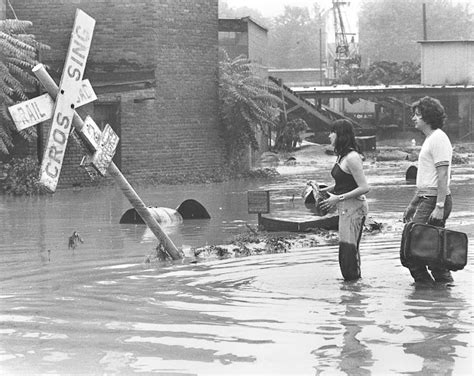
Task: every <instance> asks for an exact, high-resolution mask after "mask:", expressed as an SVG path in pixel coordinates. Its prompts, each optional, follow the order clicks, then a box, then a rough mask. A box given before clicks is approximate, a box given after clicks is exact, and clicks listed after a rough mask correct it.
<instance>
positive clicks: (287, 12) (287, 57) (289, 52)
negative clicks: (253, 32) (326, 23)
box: [268, 4, 323, 68]
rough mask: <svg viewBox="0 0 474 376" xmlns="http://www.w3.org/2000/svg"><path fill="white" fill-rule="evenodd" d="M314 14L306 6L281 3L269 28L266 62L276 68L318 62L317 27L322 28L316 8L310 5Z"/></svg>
mask: <svg viewBox="0 0 474 376" xmlns="http://www.w3.org/2000/svg"><path fill="white" fill-rule="evenodd" d="M314 13H315V14H316V16H315V17H311V16H310V13H309V11H308V9H307V8H300V7H290V6H285V9H284V13H283V14H282V15H281V16H278V17H276V18H275V19H274V21H273V23H272V24H271V27H270V31H269V42H268V44H269V52H270V65H271V66H273V67H277V68H310V67H315V66H319V63H320V62H319V45H320V43H319V42H320V41H319V29H320V28H323V25H322V20H321V18H320V14H321V12H320V8H319V6H318V5H317V4H315V5H314Z"/></svg>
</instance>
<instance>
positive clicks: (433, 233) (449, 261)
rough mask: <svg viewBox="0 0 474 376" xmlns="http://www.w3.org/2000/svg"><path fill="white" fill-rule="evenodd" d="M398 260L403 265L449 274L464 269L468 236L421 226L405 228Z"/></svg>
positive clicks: (440, 228) (420, 224)
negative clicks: (418, 265)
mask: <svg viewBox="0 0 474 376" xmlns="http://www.w3.org/2000/svg"><path fill="white" fill-rule="evenodd" d="M400 256H401V258H402V263H403V258H404V259H405V260H406V261H415V262H421V263H423V264H425V265H430V266H442V267H444V268H446V269H449V270H460V269H463V268H464V267H465V266H466V264H467V235H466V234H465V233H463V232H459V231H453V230H448V229H445V228H442V227H436V226H433V225H428V224H424V223H414V222H410V223H407V224H406V225H405V228H404V229H403V235H402V244H401V246H400Z"/></svg>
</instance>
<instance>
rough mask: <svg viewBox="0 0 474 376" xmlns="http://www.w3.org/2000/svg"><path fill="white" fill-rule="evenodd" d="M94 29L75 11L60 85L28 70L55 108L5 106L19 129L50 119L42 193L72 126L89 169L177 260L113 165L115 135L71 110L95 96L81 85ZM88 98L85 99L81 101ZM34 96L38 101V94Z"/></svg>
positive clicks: (52, 184)
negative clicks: (109, 183)
mask: <svg viewBox="0 0 474 376" xmlns="http://www.w3.org/2000/svg"><path fill="white" fill-rule="evenodd" d="M94 25H95V21H94V19H93V18H91V17H90V16H88V15H87V14H86V13H84V12H83V11H81V10H79V9H78V10H77V11H76V19H75V22H74V28H73V33H72V37H71V43H70V45H69V51H68V55H67V58H66V64H65V68H64V72H63V75H62V77H61V83H60V87H58V86H57V85H56V83H55V82H54V80H53V79H52V78H51V76H50V75H49V74H48V73H47V72H46V69H45V67H44V66H43V65H42V64H39V65H37V66H36V67H34V68H33V73H34V74H35V76H36V77H37V78H38V80H39V81H40V82H41V83H42V84H43V86H44V87H45V89H46V91H47V92H48V94H49V96H50V97H51V98H52V99H53V100H55V104H53V102H52V101H49V100H48V99H47V98H45V97H43V98H42V99H39V100H38V99H37V100H36V101H34V100H33V102H31V100H30V101H27V102H24V103H27V104H23V107H21V104H20V105H15V106H12V107H14V108H13V109H12V108H10V113H11V114H12V118H13V120H14V121H15V124H16V125H17V128H19V129H24V128H26V127H28V126H31V125H34V124H36V123H37V122H41V121H44V120H46V119H47V118H48V116H49V117H50V118H51V114H53V115H52V118H53V120H52V125H51V130H50V133H49V137H48V144H47V147H46V153H45V156H44V158H43V161H42V164H41V172H40V174H41V175H40V183H41V184H42V185H43V186H44V187H45V188H46V189H48V190H49V191H50V192H54V191H55V190H56V186H57V183H58V180H59V173H60V170H61V166H62V161H63V159H64V153H65V151H66V145H67V140H68V137H69V133H70V131H71V129H72V127H74V128H75V129H76V130H77V132H78V133H79V135H80V136H81V138H82V139H83V141H84V143H85V145H86V147H87V149H88V155H87V158H88V160H90V162H91V163H92V166H94V168H96V169H97V171H98V172H99V173H101V174H105V171H106V170H107V172H108V173H109V174H110V175H111V176H112V177H113V178H114V179H115V181H116V182H117V184H118V185H119V187H120V189H121V190H122V192H123V193H124V194H125V196H126V197H127V198H128V200H129V201H130V203H131V204H132V206H133V208H134V209H135V210H136V211H137V213H138V214H139V215H140V216H141V217H142V219H143V221H144V222H145V223H146V225H147V226H148V227H149V228H150V230H151V231H152V232H153V234H154V235H155V236H156V237H157V239H158V240H159V241H160V243H161V244H162V246H163V248H164V250H165V251H166V252H167V253H168V254H169V255H170V257H171V258H172V259H174V260H178V259H181V258H182V255H181V253H180V252H179V251H178V249H177V248H176V246H175V245H174V243H173V242H172V241H171V239H170V238H169V237H168V235H166V234H165V233H164V232H163V230H162V229H161V227H160V225H159V223H158V222H157V221H156V219H155V218H154V217H153V216H152V215H151V213H150V211H149V210H148V208H147V207H146V206H145V204H144V202H143V201H142V200H141V198H140V197H139V196H138V194H137V193H136V192H135V190H134V189H133V187H132V186H131V185H130V183H129V182H128V181H127V179H126V178H125V177H124V176H123V175H122V173H121V172H120V170H119V169H118V167H117V166H116V165H115V163H114V162H112V158H113V155H114V153H115V148H116V146H117V143H118V136H117V135H116V134H115V132H113V130H112V129H111V128H110V126H108V127H106V129H104V131H103V132H100V129H99V128H98V127H97V125H96V124H95V123H94V121H93V120H92V118H89V117H88V118H86V120H87V122H86V123H85V122H84V121H83V120H82V119H81V117H80V116H79V115H78V114H77V113H76V112H75V108H76V107H78V106H79V105H83V104H85V103H88V102H87V100H88V99H90V98H95V94H93V90H92V88H91V87H90V85H89V86H88V85H87V83H85V84H84V81H82V75H83V73H84V68H85V63H86V60H87V55H88V53H89V48H90V44H91V39H92V33H93V28H94ZM84 85H86V86H84ZM89 96H90V98H87V97H89ZM38 98H41V96H40V97H38ZM78 98H79V99H78ZM28 102H29V103H28ZM89 102H90V100H89ZM15 107H16V108H15ZM14 114H15V115H14ZM48 114H49V115H48ZM40 119H44V120H40ZM35 122H36V123H35ZM27 124H30V125H27Z"/></svg>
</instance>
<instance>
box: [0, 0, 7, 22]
mask: <svg viewBox="0 0 474 376" xmlns="http://www.w3.org/2000/svg"><path fill="white" fill-rule="evenodd" d="M6 19H7V0H0V21H1V20H6Z"/></svg>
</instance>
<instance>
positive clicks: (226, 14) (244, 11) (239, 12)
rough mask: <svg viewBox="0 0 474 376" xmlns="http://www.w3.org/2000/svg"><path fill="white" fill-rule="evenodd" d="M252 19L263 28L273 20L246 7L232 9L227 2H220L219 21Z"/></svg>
mask: <svg viewBox="0 0 474 376" xmlns="http://www.w3.org/2000/svg"><path fill="white" fill-rule="evenodd" d="M243 17H250V18H252V19H253V20H254V21H256V22H258V23H259V24H261V25H262V26H264V27H265V25H269V24H270V23H271V20H270V19H268V18H266V17H264V16H263V15H262V13H260V12H259V11H258V10H256V9H253V8H249V7H246V6H243V7H237V8H231V7H230V6H229V5H228V4H227V3H226V2H225V0H224V1H222V0H219V19H221V18H243Z"/></svg>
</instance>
